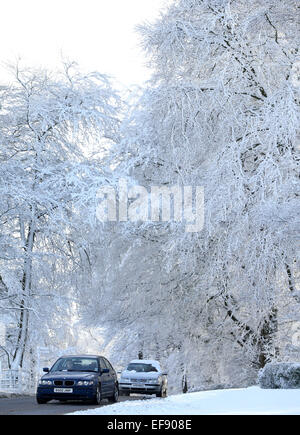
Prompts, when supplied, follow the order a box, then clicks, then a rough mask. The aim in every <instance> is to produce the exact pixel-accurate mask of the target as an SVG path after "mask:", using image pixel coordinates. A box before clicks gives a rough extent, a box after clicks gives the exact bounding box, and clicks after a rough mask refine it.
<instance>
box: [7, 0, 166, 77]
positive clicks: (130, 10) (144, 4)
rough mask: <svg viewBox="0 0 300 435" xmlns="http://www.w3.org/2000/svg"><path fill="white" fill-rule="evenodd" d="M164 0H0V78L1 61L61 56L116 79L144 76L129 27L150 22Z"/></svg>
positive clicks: (50, 61) (33, 62)
mask: <svg viewBox="0 0 300 435" xmlns="http://www.w3.org/2000/svg"><path fill="white" fill-rule="evenodd" d="M164 3H165V2H164V0H2V1H1V9H0V41H1V52H0V53H1V54H0V62H1V64H0V67H1V68H0V80H2V81H3V80H6V78H7V76H6V72H5V70H4V68H3V67H2V65H3V62H15V61H16V59H17V58H18V57H20V58H21V60H23V64H24V65H25V64H26V65H27V64H28V65H30V66H39V65H41V66H48V67H50V68H55V67H56V66H57V65H58V63H59V62H60V59H61V53H62V54H63V56H65V57H66V58H68V59H70V60H75V61H77V62H78V63H79V65H80V66H82V67H83V68H84V69H87V70H97V71H99V72H101V73H106V74H109V75H113V76H114V77H115V78H116V79H117V81H119V82H120V83H122V84H124V85H126V86H130V85H131V84H142V83H143V81H144V80H145V79H147V78H148V77H149V71H148V70H147V68H146V67H145V62H146V58H145V56H144V53H143V52H142V50H141V49H140V47H139V36H138V35H137V34H136V32H135V26H136V25H137V24H139V23H141V22H144V21H153V20H154V19H155V18H156V17H157V16H158V14H159V11H160V9H161V8H162V7H163V5H164Z"/></svg>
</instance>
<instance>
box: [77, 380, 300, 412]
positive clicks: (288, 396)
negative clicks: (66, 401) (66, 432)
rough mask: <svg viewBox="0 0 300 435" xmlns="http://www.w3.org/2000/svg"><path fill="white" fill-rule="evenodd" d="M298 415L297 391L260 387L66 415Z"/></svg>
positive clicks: (144, 401)
mask: <svg viewBox="0 0 300 435" xmlns="http://www.w3.org/2000/svg"><path fill="white" fill-rule="evenodd" d="M213 414H217V415H221V414H234V415H238V414H252V415H255V414H267V415H270V414H274V415H278V414H289V415H290V414H297V415H300V390H265V389H260V388H259V387H251V388H242V389H233V390H216V391H204V392H198V393H188V394H180V395H174V396H170V397H167V398H166V399H156V398H155V399H143V400H136V401H132V400H128V401H125V402H119V403H116V404H114V405H111V406H103V407H99V408H95V409H90V410H87V411H78V412H75V413H72V414H69V415H213Z"/></svg>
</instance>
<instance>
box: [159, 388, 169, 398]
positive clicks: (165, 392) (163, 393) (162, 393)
mask: <svg viewBox="0 0 300 435" xmlns="http://www.w3.org/2000/svg"><path fill="white" fill-rule="evenodd" d="M156 397H163V398H165V397H168V390H167V388H163V387H162V388H161V390H160V392H159V393H156Z"/></svg>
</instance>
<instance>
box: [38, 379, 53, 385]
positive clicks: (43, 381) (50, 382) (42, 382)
mask: <svg viewBox="0 0 300 435" xmlns="http://www.w3.org/2000/svg"><path fill="white" fill-rule="evenodd" d="M39 384H40V385H52V384H53V382H52V381H46V380H45V379H41V380H40V382H39Z"/></svg>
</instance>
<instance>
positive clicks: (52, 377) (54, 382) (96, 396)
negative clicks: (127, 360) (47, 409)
mask: <svg viewBox="0 0 300 435" xmlns="http://www.w3.org/2000/svg"><path fill="white" fill-rule="evenodd" d="M43 370H44V372H46V374H45V375H44V376H43V377H42V378H41V380H40V381H39V385H38V388H37V393H36V399H37V402H38V403H39V404H43V403H47V402H49V401H50V400H60V401H66V400H84V401H89V402H92V403H94V404H96V405H99V404H100V401H101V399H103V398H107V399H109V400H110V401H111V402H117V401H118V398H119V385H118V378H117V374H116V372H115V370H114V368H113V367H112V365H111V364H110V362H109V361H108V360H107V359H106V358H104V357H103V356H97V355H69V356H64V357H61V358H59V359H58V360H57V361H56V363H55V364H54V365H53V366H52V368H51V369H50V370H49V369H48V368H45V369H43Z"/></svg>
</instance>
